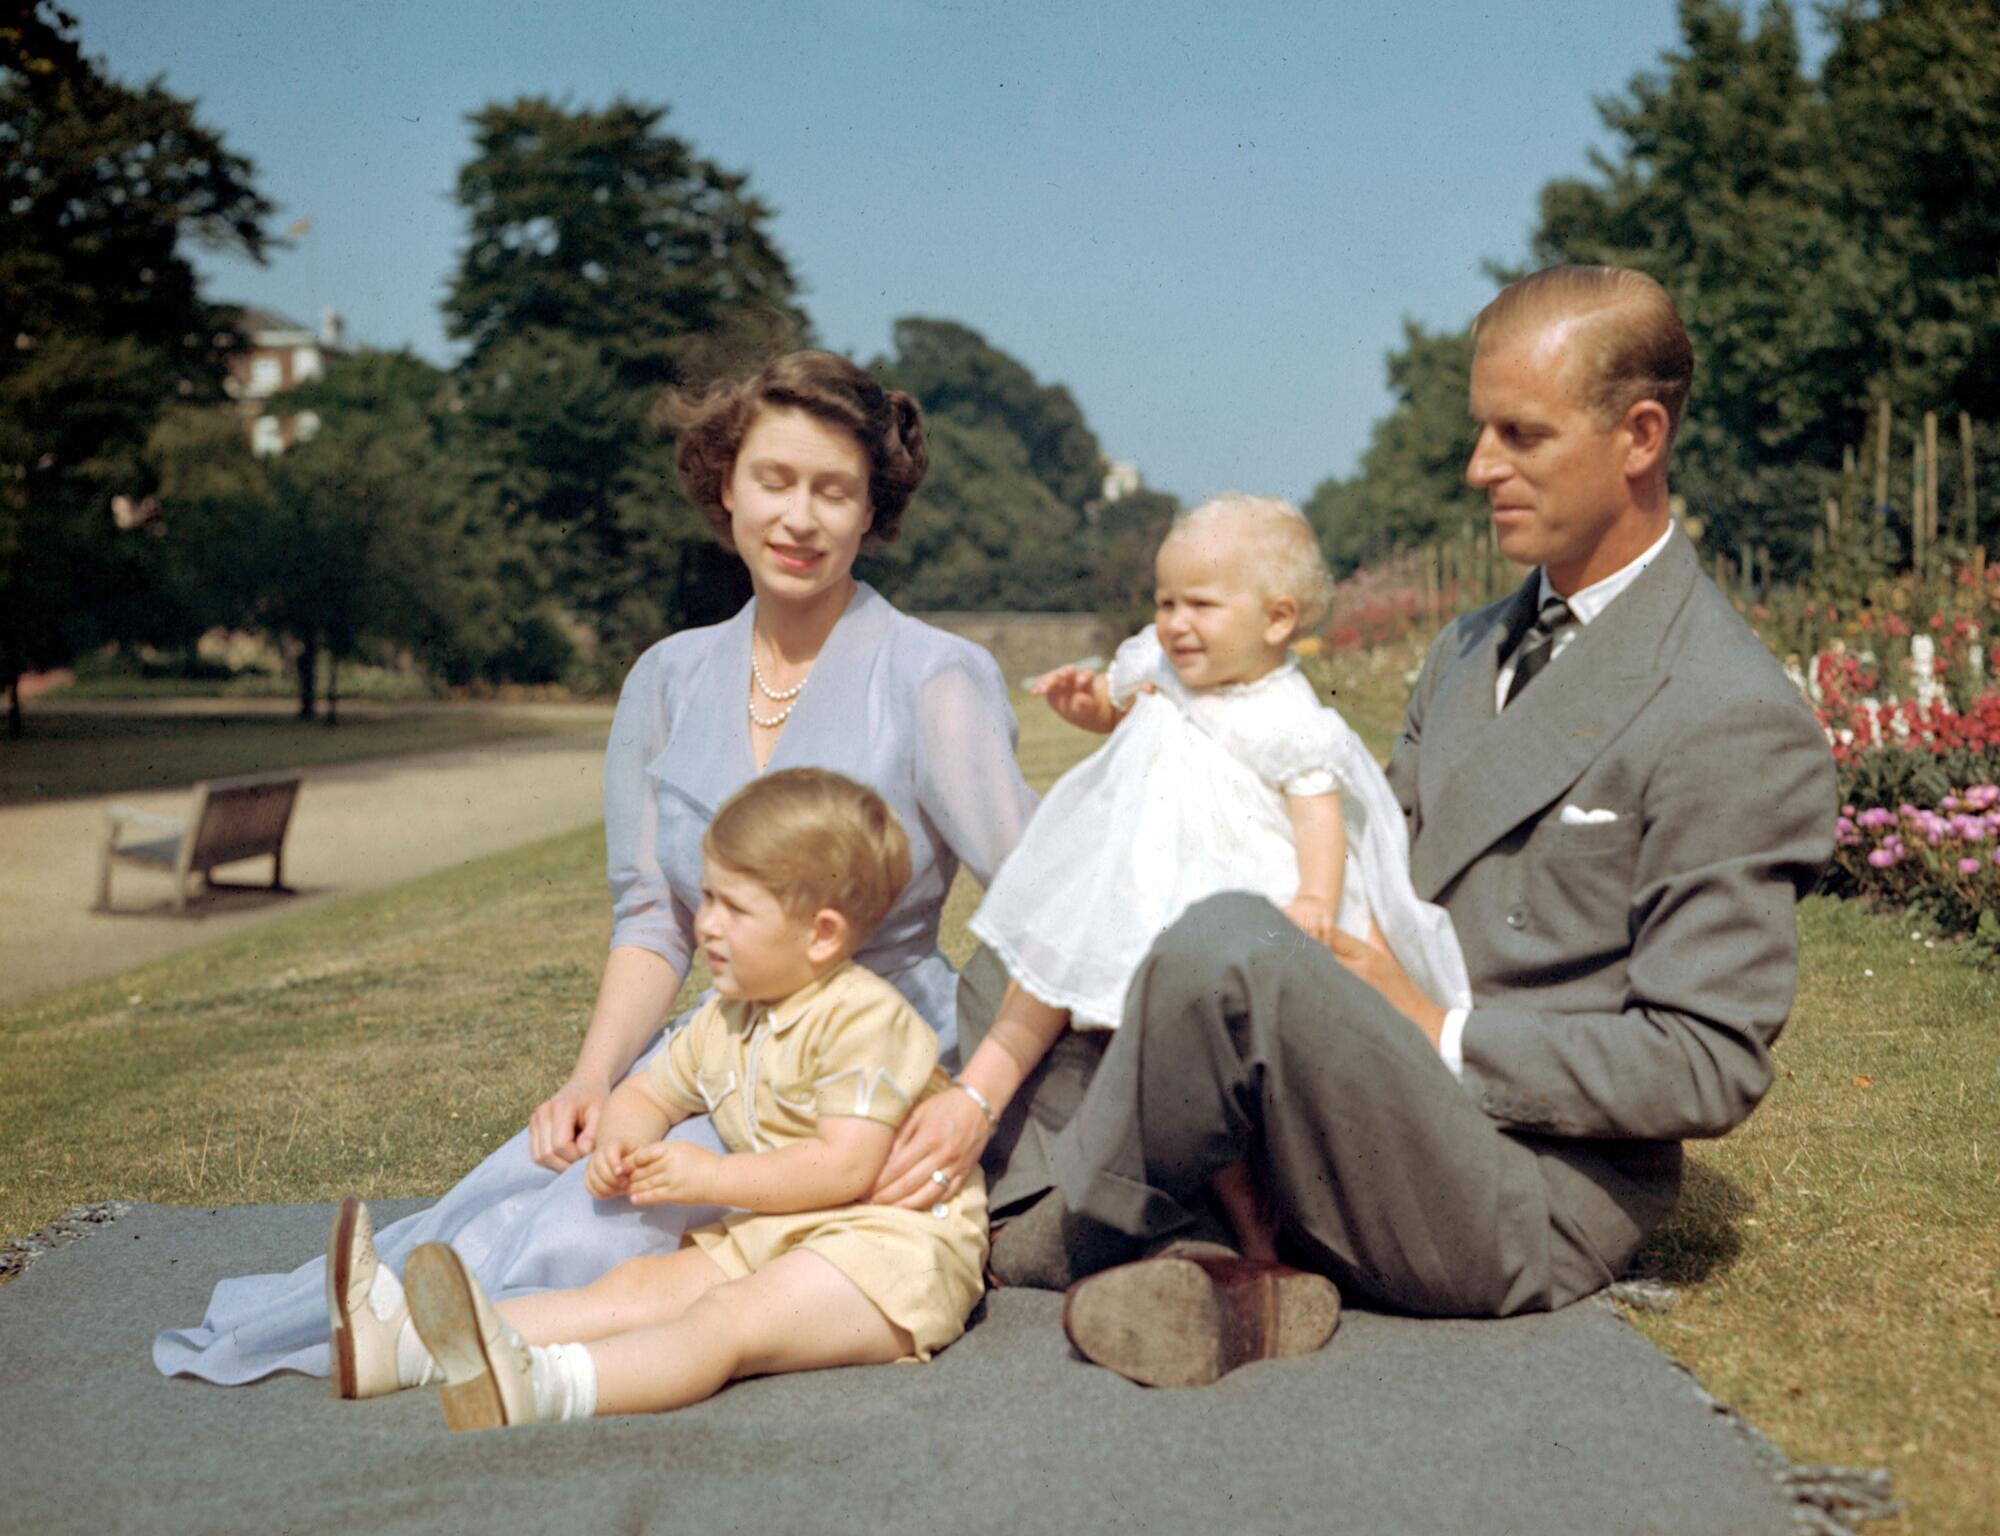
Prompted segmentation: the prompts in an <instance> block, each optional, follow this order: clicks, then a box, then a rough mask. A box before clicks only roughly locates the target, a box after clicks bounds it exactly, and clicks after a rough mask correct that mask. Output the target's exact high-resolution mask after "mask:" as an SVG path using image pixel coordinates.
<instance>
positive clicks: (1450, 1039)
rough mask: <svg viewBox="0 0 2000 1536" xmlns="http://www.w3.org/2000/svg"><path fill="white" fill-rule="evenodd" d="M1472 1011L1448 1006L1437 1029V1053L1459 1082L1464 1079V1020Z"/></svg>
mask: <svg viewBox="0 0 2000 1536" xmlns="http://www.w3.org/2000/svg"><path fill="white" fill-rule="evenodd" d="M1471 1012H1472V1010H1471V1009H1469V1008H1448V1009H1446V1010H1445V1015H1444V1023H1443V1024H1442V1025H1441V1026H1440V1027H1439V1029H1438V1055H1439V1056H1441V1057H1443V1058H1444V1064H1445V1065H1446V1066H1447V1067H1450V1068H1451V1075H1452V1076H1453V1077H1455V1078H1458V1079H1459V1080H1460V1081H1461V1082H1463V1081H1464V1079H1465V1021H1466V1018H1467V1016H1468V1015H1469V1014H1470V1013H1471Z"/></svg>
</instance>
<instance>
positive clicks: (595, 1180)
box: [583, 1141, 632, 1200]
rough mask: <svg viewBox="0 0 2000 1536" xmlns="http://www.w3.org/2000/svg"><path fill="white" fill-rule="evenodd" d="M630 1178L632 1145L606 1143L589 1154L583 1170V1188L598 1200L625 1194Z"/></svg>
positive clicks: (614, 1142) (619, 1142)
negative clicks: (588, 1160) (588, 1159)
mask: <svg viewBox="0 0 2000 1536" xmlns="http://www.w3.org/2000/svg"><path fill="white" fill-rule="evenodd" d="M631 1178H632V1143H631V1142H629V1141H607V1142H604V1143H603V1144H601V1145H600V1146H599V1147H598V1148H597V1150H596V1151H594V1152H592V1153H591V1154H590V1162H589V1164H588V1165H587V1166H586V1167H585V1168H584V1170H583V1187H584V1188H585V1189H587V1190H589V1191H590V1193H591V1194H592V1195H593V1196H594V1197H595V1198H597V1199H599V1200H609V1199H610V1198H611V1197H612V1196H614V1195H622V1194H624V1193H625V1190H626V1186H627V1185H628V1184H629V1183H630V1181H631Z"/></svg>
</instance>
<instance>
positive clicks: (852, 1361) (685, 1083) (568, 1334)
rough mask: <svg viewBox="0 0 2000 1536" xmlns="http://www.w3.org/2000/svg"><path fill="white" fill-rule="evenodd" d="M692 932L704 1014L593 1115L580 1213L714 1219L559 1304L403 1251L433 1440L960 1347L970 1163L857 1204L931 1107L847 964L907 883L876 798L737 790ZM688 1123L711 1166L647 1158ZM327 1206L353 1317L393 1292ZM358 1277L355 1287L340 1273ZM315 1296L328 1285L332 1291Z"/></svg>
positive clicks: (660, 1154) (928, 1063)
mask: <svg viewBox="0 0 2000 1536" xmlns="http://www.w3.org/2000/svg"><path fill="white" fill-rule="evenodd" d="M702 855H703V866H702V881H701V891H702V900H701V907H700V910H699V911H698V912H697V914H696V916H695V936H696V939H697V941H698V942H699V943H700V945H701V949H702V953H703V955H704V956H705V957H706V959H707V961H708V965H709V970H710V973H711V975H712V977H713V979H714V983H715V991H716V994H717V995H716V997H715V998H714V999H713V1000H712V1001H711V1002H710V1003H709V1004H708V1005H707V1006H706V1007H704V1008H702V1009H701V1010H700V1011H699V1012H697V1013H696V1014H695V1016H694V1018H693V1019H691V1020H690V1021H689V1023H688V1025H687V1027H686V1028H685V1029H684V1030H682V1031H681V1032H680V1033H679V1034H677V1035H675V1036H674V1037H673V1039H672V1040H671V1041H669V1042H668V1045H667V1048H666V1049H665V1050H664V1051H662V1052H660V1053H659V1055H657V1056H656V1057H655V1058H654V1060H653V1062H652V1064H651V1065H650V1066H649V1067H648V1068H647V1069H646V1070H645V1071H643V1072H640V1073H636V1074H634V1075H633V1076H632V1077H630V1078H628V1079H627V1080H626V1081H625V1082H624V1083H622V1084H620V1085H619V1087H618V1088H617V1089H616V1090H615V1091H614V1092H613V1094H612V1095H611V1097H610V1099H609V1100H607V1101H606V1104H605V1108H604V1116H603V1120H602V1123H601V1125H600V1127H599V1130H598V1138H597V1147H596V1150H595V1151H594V1152H593V1153H592V1155H591V1159H590V1164H589V1168H588V1172H587V1176H586V1182H587V1183H588V1185H589V1188H590V1192H591V1193H592V1194H593V1195H595V1196H597V1197H598V1198H599V1199H610V1198H612V1197H614V1196H620V1195H622V1196H624V1197H626V1198H627V1199H630V1200H631V1201H633V1202H634V1203H635V1204H639V1205H649V1204H654V1203H657V1202H661V1201H674V1202H678V1203H680V1204H686V1205H705V1204H714V1205H725V1206H731V1207H735V1208H736V1209H734V1210H732V1211H731V1212H730V1213H729V1214H728V1215H727V1216H725V1217H724V1218H723V1220H722V1221H721V1222H719V1223H718V1224H716V1225H714V1226H709V1227H701V1228H697V1229H696V1230H694V1231H692V1232H690V1233H689V1234H688V1240H687V1244H686V1246H684V1247H682V1248H681V1249H680V1250H679V1251H678V1252H675V1253H670V1254H662V1255H657V1256H652V1257H647V1258H639V1259H633V1260H630V1261H629V1262H627V1263H625V1264H622V1265H620V1266H619V1267H618V1268H616V1269H614V1270H613V1271H611V1273H610V1274H608V1275H606V1276H604V1278H602V1279H601V1280H598V1281H596V1282H595V1283H593V1284H591V1285H587V1286H583V1287H580V1288H578V1289H576V1290H564V1291H546V1292H543V1293H541V1294H539V1295H535V1296H529V1297H524V1298H521V1299H518V1300H514V1301H508V1302H503V1303H501V1304H499V1305H498V1306H494V1305H491V1304H489V1303H488V1301H487V1300H486V1298H485V1297H484V1296H483V1295H482V1294H481V1293H480V1290H479V1287H478V1285H477V1283H476V1282H475V1281H474V1280H473V1278H472V1276H471V1274H470V1272H469V1271H468V1270H467V1268H466V1266H465V1265H464V1263H463V1262H462V1261H461V1260H460V1259H459V1257H458V1255H457V1254H456V1253H455V1252H453V1251H452V1250H451V1249H450V1248H449V1247H446V1246H445V1245H444V1244H441V1243H430V1244H426V1245H424V1246H423V1247H421V1248H418V1249H417V1250H416V1251H415V1252H414V1253H412V1254H411V1255H410V1258H409V1262H408V1263H407V1265H406V1266H405V1267H404V1272H403V1277H402V1282H401V1285H402V1287H404V1288H406V1289H407V1303H408V1312H409V1317H410V1320H411V1322H412V1324H413V1325H414V1332H415V1335H416V1339H417V1340H420V1345H419V1344H417V1343H415V1341H408V1340H406V1341H404V1344H403V1348H402V1353H403V1354H404V1355H406V1356H407V1355H409V1354H411V1353H412V1351H413V1349H415V1350H418V1351H421V1350H427V1351H428V1354H429V1356H430V1357H431V1359H430V1360H429V1361H425V1360H422V1359H421V1358H419V1359H417V1360H415V1361H411V1360H407V1359H405V1360H403V1361H401V1362H399V1363H400V1366H401V1372H400V1374H401V1376H402V1378H403V1379H405V1380H408V1379H410V1378H412V1377H415V1378H417V1379H419V1380H421V1379H423V1378H425V1377H428V1378H429V1379H430V1380H438V1379H440V1378H441V1379H442V1385H441V1387H440V1396H441V1398H442V1401H443V1404H444V1413H445V1422H446V1423H447V1424H448V1425H449V1426H450V1427H451V1428H453V1429H484V1428H490V1427H494V1426H498V1425H503V1424H521V1423H533V1422H538V1421H546V1420H553V1419H577V1418H587V1417H589V1416H590V1415H592V1414H594V1413H649V1412H657V1411H660V1410H663V1409H669V1408H679V1407H682V1406H685V1405H686V1404H689V1403H694V1402H699V1401H700V1400H701V1399H703V1398H705V1397H708V1396H710V1395H711V1394H712V1393H714V1392H716V1391H717V1390H718V1389H720V1388H721V1387H722V1386H724V1385H725V1384H726V1383H728V1382H729V1381H731V1380H734V1379H735V1378H737V1377H739V1376H749V1375H768V1374H772V1373H775V1372H779V1371H805V1370H817V1369H821V1368H824V1367H828V1366H837V1365H865V1364H871V1363H875V1362H886V1361H892V1360H901V1359H928V1358H929V1357H930V1355H931V1353H932V1352H933V1351H934V1350H938V1349H942V1348H943V1347H944V1346H945V1345H947V1344H949V1343H950V1342H951V1341H952V1340H954V1339H956V1338H957V1337H958V1336H959V1334H960V1333H962V1332H963V1331H964V1328H965V1320H966V1318H967V1316H968V1315H969V1314H970V1313H971V1311H972V1308H973V1306H974V1305H975V1304H976V1303H977V1302H978V1300H979V1297H980V1293H981V1289H982V1279H981V1276H982V1272H983V1269H984V1265H985V1260H986V1190H985V1185H984V1184H983V1182H982V1181H981V1180H980V1177H979V1173H978V1170H977V1169H974V1170H973V1172H972V1173H971V1175H970V1176H969V1177H968V1178H967V1180H966V1182H965V1184H964V1186H963V1187H962V1188H961V1189H960V1190H959V1191H958V1193H957V1194H956V1195H954V1196H952V1197H951V1198H950V1199H948V1200H944V1201H940V1202H939V1203H938V1204H936V1205H933V1206H932V1207H931V1208H930V1209H929V1210H928V1211H912V1210H905V1209H902V1208H900V1207H895V1206H882V1205H859V1204H856V1203H855V1202H856V1201H858V1200H860V1199H861V1198H862V1196H864V1195H865V1194H866V1193H867V1192H868V1190H869V1189H870V1188H871V1187H872V1186H873V1184H874V1182H875V1179H876V1176H877V1175H878V1174H879V1173H880V1172H881V1169H882V1165H883V1163H884V1162H885V1161H886V1160H887V1158H888V1154H889V1146H890V1142H891V1140H892V1139H893V1136H894V1133H895V1130H896V1127H897V1126H898V1125H900V1124H901V1123H902V1121H903V1118H904V1117H905V1116H906V1115H907V1114H908V1113H909V1111H910V1109H911V1108H912V1107H913V1106H914V1105H915V1104H916V1103H918V1102H920V1101H921V1100H923V1099H925V1098H928V1097H930V1096H931V1095H933V1094H936V1093H941V1092H944V1091H945V1090H946V1089H947V1088H948V1087H949V1080H948V1079H947V1078H946V1076H945V1074H944V1073H943V1072H942V1071H941V1070H940V1069H939V1067H938V1065H937V1036H936V1035H935V1034H934V1033H933V1032H932V1031H931V1029H930V1027H929V1026H928V1025H927V1024H925V1023H924V1021H923V1019H922V1018H921V1017H919V1016H918V1015H917V1013H916V1012H915V1011H914V1010H913V1009H911V1008H910V1006H909V1005H908V1004H907V1003H905V1002H904V1001H903V999H902V997H901V996H900V995H899V994H898V993H897V992H896V990H895V989H894V988H893V987H891V986H890V985H889V984H888V983H887V982H885V981H882V980H881V979H879V978H878V977H876V976H875V975H873V974H872V973H870V972H869V971H867V970H865V969H863V968H861V967H859V966H857V965H854V964H852V963H850V961H849V958H848V957H849V956H850V955H852V954H853V953H854V951H855V950H856V949H857V948H858V947H859V946H860V945H861V943H862V942H863V940H865V939H866V938H867V937H868V935H869V933H870V932H871V930H872V929H873V928H874V926H875V924H877V923H878V922H880V921H881V920H882V918H883V916H884V915H885V914H886V913H887V912H888V910H889V907H890V905H891V904H892V903H893V902H894V901H895V899H896V897H897V895H898V893H899V892H900V891H901V890H902V887H903V885H904V884H905V882H906V881H907V880H908V879H909V874H910V853H909V844H908V841H907V839H906V838H905V836H904V833H903V829H902V827H901V825H900V824H899V823H898V822H897V820H896V817H895V814H894V813H893V812H892V811H890V810H889V808H888V807H887V806H885V805H884V804H883V803H882V801H881V800H880V798H879V797H877V796H876V795H875V794H874V793H873V792H872V791H871V790H867V789H864V788H863V787H861V786H860V785H858V784H855V783H853V782H852V781H850V780H847V779H844V778H842V777H840V776H839V775H838V774H833V773H828V772H825V771H823V770H820V769H811V768H800V769H791V770H787V771H783V772H777V773H771V774H767V775H765V776H764V777H763V778H760V779H756V780H753V781H752V782H751V783H750V784H749V785H748V786H746V787H745V788H744V789H743V790H741V791H740V792H739V793H737V794H736V795H735V796H733V797H732V798H731V799H730V800H728V801H727V802H725V804H724V805H723V807H722V809H721V810H720V811H718V812H717V813H716V816H715V820H714V821H713V822H712V823H711V824H710V826H709V829H708V833H707V835H706V836H705V837H704V838H703V839H702ZM698 1114H709V1115H712V1116H713V1117H714V1119H715V1124H716V1129H717V1131H718V1133H719V1134H720V1136H721V1138H722V1141H723V1144H724V1146H725V1147H727V1148H728V1151H727V1152H726V1153H723V1154H717V1153H715V1152H711V1151H709V1150H708V1149H706V1148H704V1147H701V1146H698V1145H696V1144H694V1143H691V1142H686V1141H671V1142H670V1141H663V1140H662V1139H661V1138H662V1137H663V1136H664V1135H665V1134H666V1132H667V1131H668V1130H669V1129H671V1128H672V1127H673V1126H674V1125H676V1124H678V1123H679V1122H680V1121H682V1120H684V1119H686V1118H688V1117H689V1116H690V1115H698ZM357 1211H358V1202H352V1201H350V1202H349V1203H348V1205H347V1206H345V1207H343V1218H342V1219H344V1220H345V1221H346V1223H347V1227H348V1232H347V1234H346V1235H345V1237H343V1232H342V1225H341V1220H339V1219H337V1221H336V1225H335V1229H334V1251H333V1252H332V1253H330V1254H329V1275H330V1276H331V1275H334V1274H336V1273H338V1274H339V1275H340V1276H341V1277H342V1278H341V1280H340V1282H339V1285H338V1287H337V1289H339V1290H340V1291H341V1292H342V1293H343V1294H345V1292H347V1291H348V1290H353V1289H355V1288H357V1287H359V1288H360V1289H361V1291H363V1292H364V1293H366V1294H367V1297H368V1305H367V1306H366V1307H358V1308H357V1307H352V1306H344V1305H335V1307H334V1313H333V1323H334V1329H335V1334H336V1338H335V1347H336V1350H337V1351H338V1350H339V1349H340V1348H341V1339H340V1334H341V1333H342V1331H343V1327H344V1326H352V1325H354V1324H355V1323H357V1322H359V1323H362V1324H365V1323H366V1321H367V1319H368V1318H369V1317H371V1316H376V1317H386V1316H391V1315H394V1313H395V1311H396V1305H397V1303H398V1302H399V1301H400V1300H401V1298H400V1297H394V1296H389V1295H387V1294H384V1295H381V1296H377V1295H376V1294H374V1293H375V1292H376V1291H384V1292H386V1291H387V1290H389V1289H392V1288H394V1287H395V1281H394V1277H393V1276H389V1274H388V1271H387V1270H386V1268H377V1267H376V1266H374V1265H373V1263H372V1252H371V1251H370V1250H369V1249H368V1246H367V1225H366V1219H365V1213H364V1214H361V1215H360V1219H359V1220H356V1219H355V1216H356V1213H357ZM362 1268H366V1269H369V1270H372V1271H373V1272H372V1273H370V1274H366V1275H362V1274H359V1273H357V1270H359V1269H362ZM335 1288H336V1287H333V1286H332V1284H331V1282H330V1289H335Z"/></svg>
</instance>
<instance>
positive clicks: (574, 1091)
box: [528, 1077, 611, 1173]
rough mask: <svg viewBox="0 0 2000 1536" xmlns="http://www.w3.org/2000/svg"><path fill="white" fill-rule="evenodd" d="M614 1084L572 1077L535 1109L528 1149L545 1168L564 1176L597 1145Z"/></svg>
mask: <svg viewBox="0 0 2000 1536" xmlns="http://www.w3.org/2000/svg"><path fill="white" fill-rule="evenodd" d="M610 1094H611V1084H610V1083H608V1082H595V1081H591V1080H588V1079H578V1078H574V1077H573V1078H571V1079H570V1080H569V1081H568V1082H566V1083H564V1084H563V1085H562V1087H560V1088H558V1089H557V1090H556V1091H555V1092H554V1093H553V1094H552V1095H550V1096H549V1097H548V1098H546V1099H544V1100H542V1102H541V1103H540V1104H538V1105H536V1106H535V1112H534V1113H533V1114H532V1115H530V1116H529V1117H528V1150H529V1151H530V1152H531V1153H532V1154H533V1155H534V1159H535V1161H536V1162H537V1163H539V1164H541V1166H542V1167H544V1168H549V1169H553V1170H554V1171H555V1172H557V1173H561V1172H562V1171H563V1169H565V1168H567V1167H569V1165H570V1164H571V1163H573V1162H575V1161H576V1160H577V1159H578V1158H582V1157H588V1156H589V1155H590V1151H591V1148H593V1147H595V1146H596V1145H597V1120H598V1117H599V1116H600V1115H602V1114H603V1113H604V1101H605V1099H607V1098H608V1097H610Z"/></svg>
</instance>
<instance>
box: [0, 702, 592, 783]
mask: <svg viewBox="0 0 2000 1536" xmlns="http://www.w3.org/2000/svg"><path fill="white" fill-rule="evenodd" d="M603 713H604V719H605V720H606V721H609V719H610V707H609V706H608V705H607V706H606V707H605V709H604V712H603ZM23 724H24V728H25V729H24V734H23V735H22V736H21V737H20V738H19V739H11V738H8V737H6V736H5V735H0V805H24V804H33V803H36V802H39V801H44V800H51V799H58V798H64V797H69V796H75V795H103V794H115V793H118V792H120V791H129V790H144V789H167V788H172V787H175V786H179V785H183V784H192V783H193V782H194V781H195V780H196V779H211V778H218V777H221V776H223V775H226V774H234V773H257V772H261V771H263V770H265V769H272V768H319V767H325V766H326V765H327V764H329V763H349V762H355V761H358V760H360V759H362V758H369V757H396V756H401V755H402V754H404V753H409V752H442V751H447V750H449V749H451V748H453V747H469V746H474V745H477V744H478V743H480V742H486V741H498V740H500V739H501V738H503V737H508V736H522V735H531V734H537V733H540V732H544V731H561V732H565V733H567V732H573V731H580V730H583V729H587V728H588V727H587V726H586V725H585V724H583V723H581V722H580V721H579V719H578V716H577V714H576V712H574V711H568V710H566V711H564V712H562V713H561V714H559V715H552V716H550V717H547V718H541V717H537V716H536V715H535V714H534V713H533V712H532V711H530V710H527V709H508V710H497V709H486V708H464V707H454V706H450V705H438V704H431V705H423V704H418V705H404V706H377V707H373V708H371V707H367V706H362V707H359V708H348V709H344V710H343V711H342V715H341V721H340V724H339V725H338V726H335V727H332V728H328V727H327V726H326V725H325V724H324V723H323V722H321V721H317V720H299V719H297V718H295V717H294V716H293V715H292V714H291V713H290V711H289V710H285V709H283V708H282V707H281V708H280V709H279V710H278V711H273V712H268V713H267V712H263V711H259V710H243V709H241V708H238V709H234V710H232V709H229V708H227V707H218V708H217V709H215V710H213V711H204V710H202V709H201V708H200V707H199V706H198V705H196V706H194V707H192V708H172V709H161V710H158V711H147V710H144V709H134V710H130V711H125V710H116V711H113V710H101V709H77V710H71V709H65V708H63V707H62V705H61V704H59V703H45V704H39V705H36V706H34V707H31V708H30V709H29V710H28V711H27V713H26V715H25V716H24V720H23Z"/></svg>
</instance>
